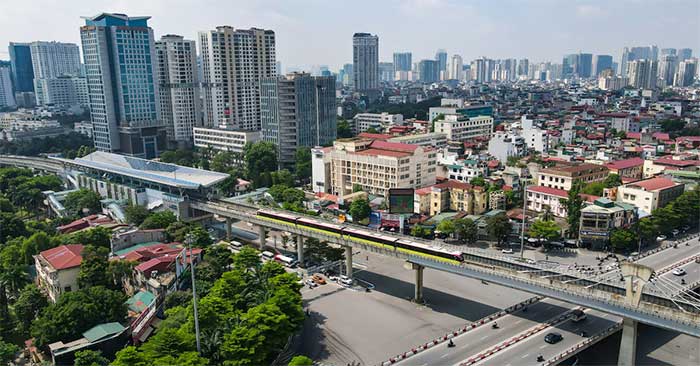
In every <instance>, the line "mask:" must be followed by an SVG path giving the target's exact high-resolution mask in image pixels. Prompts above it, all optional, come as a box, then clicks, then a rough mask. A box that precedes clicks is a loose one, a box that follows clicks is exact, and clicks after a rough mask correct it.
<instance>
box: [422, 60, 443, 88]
mask: <svg viewBox="0 0 700 366" xmlns="http://www.w3.org/2000/svg"><path fill="white" fill-rule="evenodd" d="M439 66H440V65H439V63H438V61H435V60H421V61H420V62H419V63H418V76H419V80H420V81H421V82H423V83H434V82H436V81H438V80H440V67H439Z"/></svg>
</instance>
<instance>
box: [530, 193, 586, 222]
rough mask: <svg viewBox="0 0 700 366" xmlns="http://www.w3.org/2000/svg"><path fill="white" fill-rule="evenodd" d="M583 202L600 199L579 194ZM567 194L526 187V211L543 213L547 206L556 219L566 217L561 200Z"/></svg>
mask: <svg viewBox="0 0 700 366" xmlns="http://www.w3.org/2000/svg"><path fill="white" fill-rule="evenodd" d="M580 196H581V198H583V199H584V201H586V202H588V203H591V202H593V201H595V200H596V199H598V198H600V197H597V196H592V195H588V194H581V195H580ZM568 197H569V194H568V192H567V191H565V190H563V189H557V188H551V187H544V186H528V187H527V209H528V210H529V211H535V212H544V211H545V209H546V207H547V206H548V207H549V209H550V211H552V214H553V215H554V216H557V217H566V208H565V206H564V205H562V204H561V202H560V200H561V199H567V198H568Z"/></svg>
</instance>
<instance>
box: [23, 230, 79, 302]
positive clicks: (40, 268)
mask: <svg viewBox="0 0 700 366" xmlns="http://www.w3.org/2000/svg"><path fill="white" fill-rule="evenodd" d="M82 251H83V246H82V245H80V244H71V245H61V246H59V247H56V248H53V249H49V250H45V251H43V252H41V253H39V254H37V255H35V256H34V265H35V267H36V281H37V285H38V286H39V288H40V289H41V290H42V291H44V293H45V294H46V295H47V297H48V298H49V300H50V301H51V302H54V303H55V302H56V301H58V298H59V297H60V296H61V294H63V293H66V292H71V291H77V290H78V289H79V286H78V272H80V263H81V262H82V260H83V257H82V256H81V253H82Z"/></svg>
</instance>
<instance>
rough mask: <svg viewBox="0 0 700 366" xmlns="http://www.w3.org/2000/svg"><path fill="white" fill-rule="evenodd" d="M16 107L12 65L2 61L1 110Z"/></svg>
mask: <svg viewBox="0 0 700 366" xmlns="http://www.w3.org/2000/svg"><path fill="white" fill-rule="evenodd" d="M16 106H17V103H16V102H15V95H14V93H13V92H12V63H10V61H0V109H2V108H15V107H16Z"/></svg>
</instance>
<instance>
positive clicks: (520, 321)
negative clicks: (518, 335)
mask: <svg viewBox="0 0 700 366" xmlns="http://www.w3.org/2000/svg"><path fill="white" fill-rule="evenodd" d="M522 322H523V320H522V319H520V320H518V321H517V322H515V324H520V323H522Z"/></svg>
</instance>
